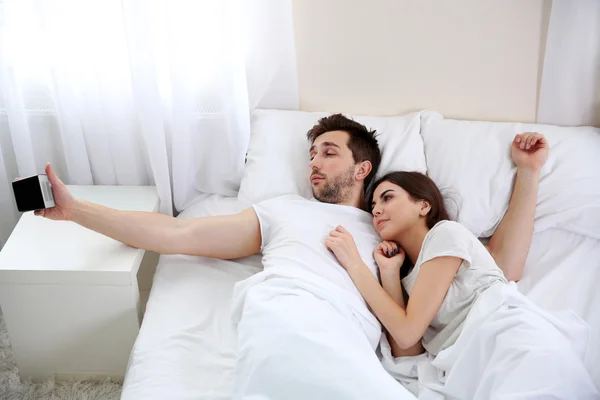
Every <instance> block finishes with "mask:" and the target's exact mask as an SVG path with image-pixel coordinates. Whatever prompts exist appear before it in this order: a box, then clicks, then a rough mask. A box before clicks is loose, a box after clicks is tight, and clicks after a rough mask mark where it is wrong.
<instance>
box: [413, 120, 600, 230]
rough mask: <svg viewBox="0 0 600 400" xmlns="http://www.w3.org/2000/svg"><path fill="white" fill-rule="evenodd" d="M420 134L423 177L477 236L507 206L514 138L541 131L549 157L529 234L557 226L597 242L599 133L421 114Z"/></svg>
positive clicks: (491, 225)
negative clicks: (447, 194)
mask: <svg viewBox="0 0 600 400" xmlns="http://www.w3.org/2000/svg"><path fill="white" fill-rule="evenodd" d="M421 129H422V132H421V133H422V135H423V139H424V144H425V155H426V157H427V167H428V173H429V176H430V177H431V178H432V179H433V180H434V181H435V182H436V183H437V185H438V186H439V187H440V188H441V189H446V190H450V191H451V192H454V193H455V195H456V194H457V195H458V196H457V198H454V200H457V201H458V203H459V205H460V212H459V215H458V221H459V222H461V223H462V224H464V225H465V226H466V227H467V228H468V229H470V230H471V231H472V232H473V233H474V234H475V235H477V236H480V237H481V236H484V237H488V236H490V235H491V234H492V233H493V232H494V230H495V229H496V227H497V225H498V224H499V223H500V221H501V220H502V217H503V216H504V213H505V212H506V209H507V208H508V203H509V200H510V195H511V193H512V187H513V182H514V177H515V173H516V166H515V165H514V163H513V162H512V160H511V157H510V146H511V142H512V140H513V139H514V136H515V135H516V134H518V133H523V132H540V133H542V134H544V135H545V136H546V138H547V139H548V142H549V144H550V155H549V157H548V161H547V162H546V164H545V165H544V167H543V169H542V173H541V179H540V186H539V192H538V199H537V208H536V214H535V216H536V219H535V230H536V231H543V230H546V229H548V228H551V227H558V228H563V229H566V230H569V231H572V232H575V233H579V234H582V235H586V236H589V237H595V238H598V239H600V228H599V227H600V130H599V129H596V128H591V127H570V128H569V127H558V126H551V125H537V124H523V123H500V122H477V121H456V120H449V119H444V118H443V117H442V116H441V115H440V114H438V113H434V112H425V113H423V117H422V127H421Z"/></svg>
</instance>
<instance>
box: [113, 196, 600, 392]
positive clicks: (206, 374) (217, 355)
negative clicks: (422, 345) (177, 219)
mask: <svg viewBox="0 0 600 400" xmlns="http://www.w3.org/2000/svg"><path fill="white" fill-rule="evenodd" d="M213 197H215V198H213ZM213 197H211V198H210V199H207V200H205V201H203V202H199V203H198V204H197V205H195V206H194V207H192V208H191V209H190V210H187V212H186V213H185V214H184V215H182V216H181V217H196V216H201V215H215V214H223V213H231V212H236V211H239V209H241V207H242V206H241V205H238V204H237V199H224V198H216V196H213ZM224 205H227V206H228V207H226V208H225V209H223V208H224V207H223V206H224ZM259 270H260V269H259V268H256V267H254V268H251V267H249V266H247V265H244V264H241V263H237V262H230V261H221V260H214V259H205V258H201V257H184V256H166V257H161V261H160V265H159V267H158V269H157V273H156V275H155V277H154V283H153V287H152V292H151V293H150V301H149V303H148V306H147V310H146V314H145V316H144V323H143V325H142V329H141V330H140V334H139V337H138V340H137V341H136V343H135V345H134V349H133V351H132V353H131V358H130V363H129V368H128V371H127V375H126V378H125V382H124V385H123V397H122V398H124V399H163V398H169V399H207V400H208V399H210V400H216V399H221V400H225V399H230V398H231V394H232V392H233V386H234V366H235V360H236V357H237V356H238V354H239V352H238V350H237V349H236V348H235V343H236V332H235V330H234V328H233V326H232V325H231V313H230V302H231V298H232V297H231V296H232V293H233V286H234V284H235V282H237V281H240V280H242V279H245V278H247V277H248V276H249V275H250V274H252V271H259ZM598 282H600V241H599V240H596V239H593V238H586V237H583V236H581V235H578V234H575V233H570V232H566V231H564V230H561V229H550V230H547V231H545V232H538V233H535V234H534V236H533V242H532V247H531V250H530V254H529V258H528V260H527V266H526V270H525V275H524V277H523V280H522V281H521V282H519V284H518V287H519V291H520V292H522V293H524V294H525V295H526V296H527V297H528V298H529V299H531V300H532V301H533V302H534V303H535V304H537V305H538V306H540V307H542V308H543V309H545V310H551V311H564V310H567V309H571V310H573V311H574V312H575V313H576V314H577V315H578V316H580V317H582V318H583V319H584V320H585V321H586V322H587V323H588V324H589V325H590V327H591V335H590V337H589V343H588V351H587V354H586V359H585V366H586V367H587V369H588V371H589V373H590V374H591V375H592V377H593V380H594V382H595V384H596V387H600V291H598V290H597V287H598ZM571 398H576V397H575V396H572V397H571Z"/></svg>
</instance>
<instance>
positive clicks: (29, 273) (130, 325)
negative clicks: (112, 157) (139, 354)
mask: <svg viewBox="0 0 600 400" xmlns="http://www.w3.org/2000/svg"><path fill="white" fill-rule="evenodd" d="M69 190H70V191H71V193H72V194H73V195H74V196H75V197H76V198H78V199H84V200H88V201H91V202H94V203H98V204H102V205H104V206H107V207H112V208H116V209H119V210H135V211H149V212H157V211H158V206H159V200H158V196H157V194H156V188H155V187H154V186H151V187H150V186H69ZM144 254H145V251H144V250H139V249H134V248H132V247H129V246H126V245H124V244H122V243H120V242H117V241H115V240H113V239H110V238H108V237H106V236H103V235H100V234H98V233H96V232H93V231H91V230H88V229H86V228H83V227H81V226H79V225H77V224H75V223H73V222H65V221H50V220H46V219H44V218H41V217H36V216H34V215H33V213H31V212H28V213H24V214H23V215H22V217H21V219H20V220H19V223H18V224H17V226H16V227H15V229H14V231H13V233H12V234H11V236H10V238H9V239H8V241H7V242H6V244H5V246H4V248H3V249H2V251H1V252H0V307H2V312H3V314H4V319H5V321H6V326H7V328H8V333H9V335H10V339H11V341H12V346H13V351H14V355H15V359H16V361H17V366H18V367H19V371H20V374H21V377H23V378H26V377H32V378H33V379H36V380H37V379H46V378H48V377H51V376H55V377H56V378H58V379H61V378H93V379H94V378H100V377H106V376H110V377H112V378H116V379H119V378H122V377H123V376H124V374H125V369H126V367H127V361H128V359H129V353H130V352H131V348H132V346H133V343H134V341H135V339H136V337H137V334H138V332H139V326H140V321H141V316H142V307H141V305H140V291H139V287H138V280H137V273H138V269H139V268H140V264H141V262H142V258H144ZM147 258H148V257H147ZM153 259H154V262H156V259H157V257H153ZM146 280H147V279H146ZM148 289H149V288H148Z"/></svg>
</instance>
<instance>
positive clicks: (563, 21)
mask: <svg viewBox="0 0 600 400" xmlns="http://www.w3.org/2000/svg"><path fill="white" fill-rule="evenodd" d="M537 119H538V122H540V123H549V124H557V125H594V126H600V1H598V0H577V1H571V0H553V2H552V11H551V14H550V25H549V27H548V37H547V41H546V54H545V59H544V66H543V73H542V84H541V88H540V100H539V105H538V118H537Z"/></svg>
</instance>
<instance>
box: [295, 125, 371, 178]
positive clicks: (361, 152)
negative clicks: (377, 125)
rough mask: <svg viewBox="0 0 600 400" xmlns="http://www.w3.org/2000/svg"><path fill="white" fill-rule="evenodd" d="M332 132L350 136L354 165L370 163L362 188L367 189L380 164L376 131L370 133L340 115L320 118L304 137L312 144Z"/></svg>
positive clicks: (363, 127)
mask: <svg viewBox="0 0 600 400" xmlns="http://www.w3.org/2000/svg"><path fill="white" fill-rule="evenodd" d="M333 131H343V132H346V133H347V134H348V135H349V136H350V139H349V140H348V148H349V149H350V151H352V157H353V158H354V162H355V163H356V164H358V163H359V162H362V161H370V162H371V166H372V169H371V173H370V174H369V175H367V177H366V178H365V183H364V187H365V188H367V187H368V186H369V184H370V183H371V182H372V181H373V178H375V175H376V174H377V169H378V168H379V164H380V163H381V150H380V149H379V145H378V144H377V139H376V136H377V131H376V130H372V131H370V130H368V129H367V127H366V126H364V125H363V124H361V123H358V122H356V121H354V120H352V119H350V118H346V117H344V116H343V115H342V114H333V115H330V116H329V117H324V118H321V119H320V120H319V122H317V124H316V125H315V126H313V127H312V128H311V129H310V130H309V131H308V133H307V134H306V136H307V137H308V140H310V143H311V144H312V143H314V142H315V140H316V139H317V138H318V137H319V136H321V135H322V134H324V133H327V132H333Z"/></svg>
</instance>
